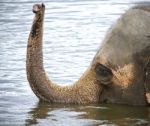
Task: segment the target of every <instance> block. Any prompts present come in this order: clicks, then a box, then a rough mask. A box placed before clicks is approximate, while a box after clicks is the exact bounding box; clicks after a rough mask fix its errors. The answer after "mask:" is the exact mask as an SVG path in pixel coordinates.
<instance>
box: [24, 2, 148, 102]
mask: <svg viewBox="0 0 150 126" xmlns="http://www.w3.org/2000/svg"><path fill="white" fill-rule="evenodd" d="M33 13H34V14H35V17H34V19H33V24H32V27H31V31H30V33H29V38H28V45H27V57H26V59H27V60H26V71H27V79H28V81H29V84H30V86H31V88H32V90H33V92H34V93H35V95H36V96H37V97H38V98H39V99H40V100H41V101H46V102H50V103H69V104H90V103H108V104H110V103H116V104H127V105H148V104H149V103H150V84H149V81H150V5H136V6H134V7H132V8H130V9H128V10H127V11H126V12H125V13H124V14H123V15H122V16H121V17H120V18H119V19H118V20H117V22H116V23H115V25H113V26H112V27H111V28H110V29H109V30H108V32H107V33H106V36H105V38H104V40H103V41H102V44H101V46H100V48H99V49H98V50H97V53H96V55H95V56H94V58H93V60H92V61H91V64H90V65H89V67H88V68H87V70H86V71H85V72H84V73H83V75H82V76H81V77H80V78H79V80H78V81H76V82H75V83H74V84H72V85H68V86H59V85H58V84H56V83H55V82H52V81H51V80H50V79H49V78H48V77H47V75H46V72H45V69H44V65H43V51H42V48H43V47H42V45H43V22H44V13H45V5H44V4H43V3H42V4H35V5H34V6H33Z"/></svg>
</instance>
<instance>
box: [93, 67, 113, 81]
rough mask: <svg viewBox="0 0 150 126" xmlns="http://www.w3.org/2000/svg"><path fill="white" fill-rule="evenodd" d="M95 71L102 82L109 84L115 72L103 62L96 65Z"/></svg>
mask: <svg viewBox="0 0 150 126" xmlns="http://www.w3.org/2000/svg"><path fill="white" fill-rule="evenodd" d="M95 72H96V76H97V79H98V80H99V81H101V83H102V84H109V83H110V82H111V79H112V76H113V73H112V71H111V70H110V69H109V68H107V67H106V66H104V65H102V64H97V65H96V67H95Z"/></svg>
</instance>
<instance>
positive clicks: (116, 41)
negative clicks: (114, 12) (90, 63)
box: [96, 9, 150, 65]
mask: <svg viewBox="0 0 150 126" xmlns="http://www.w3.org/2000/svg"><path fill="white" fill-rule="evenodd" d="M149 46H150V12H147V11H144V10H140V9H130V10H128V11H127V12H126V13H125V14H123V15H122V17H121V18H120V19H118V21H117V23H116V24H115V25H114V26H113V27H112V29H111V30H110V31H109V32H108V33H107V35H106V37H105V39H104V41H103V42H102V46H101V48H100V49H99V50H98V52H97V54H96V57H97V58H98V59H100V61H101V62H109V63H112V64H118V65H119V64H120V65H124V64H127V63H129V62H132V61H133V60H134V56H135V55H140V54H142V53H143V51H145V52H147V50H149V51H150V48H149ZM147 47H148V48H147Z"/></svg>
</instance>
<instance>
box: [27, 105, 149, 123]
mask: <svg viewBox="0 0 150 126" xmlns="http://www.w3.org/2000/svg"><path fill="white" fill-rule="evenodd" d="M137 110H138V111H137ZM149 119H150V108H147V107H135V106H123V105H89V106H85V105H84V106H83V105H80V106H79V105H66V104H59V105H58V104H52V105H50V104H47V103H38V104H37V106H36V107H35V108H33V109H32V111H30V112H29V113H28V118H27V119H26V125H32V124H39V125H44V124H47V125H51V126H53V125H60V124H61V126H70V125H71V126H77V125H80V126H82V125H84V126H87V125H88V126H100V125H108V126H112V125H114V126H116V125H119V126H129V125H130V126H132V125H133V126H135V125H136V126H148V125H150V122H149Z"/></svg>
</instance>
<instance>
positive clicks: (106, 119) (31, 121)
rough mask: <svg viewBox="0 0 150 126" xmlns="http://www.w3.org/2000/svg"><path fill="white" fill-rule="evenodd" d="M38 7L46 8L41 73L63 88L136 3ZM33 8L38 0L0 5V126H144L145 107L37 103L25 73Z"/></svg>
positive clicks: (66, 2) (99, 0) (49, 0)
mask: <svg viewBox="0 0 150 126" xmlns="http://www.w3.org/2000/svg"><path fill="white" fill-rule="evenodd" d="M148 1H149V0H147V2H148ZM40 2H44V3H45V4H46V14H45V31H44V41H45V43H44V63H45V68H46V70H47V72H48V75H49V76H50V78H51V79H52V80H53V81H55V82H57V83H60V84H68V83H72V82H74V81H75V80H77V79H78V78H79V76H80V75H81V73H83V72H84V70H85V69H86V67H88V65H89V64H90V62H91V60H92V58H93V56H94V54H95V53H96V50H97V48H98V47H99V45H100V42H101V41H102V39H103V36H104V35H105V32H106V31H107V29H108V28H109V27H110V26H111V25H112V24H113V23H114V22H115V20H116V19H117V18H118V17H119V16H120V15H121V14H122V13H123V12H124V11H125V10H127V9H128V8H129V7H131V6H132V5H133V3H134V2H140V0H133V1H131V0H122V1H116V0H106V1H104V0H41V1H40ZM34 3H39V0H34V1H32V0H21V1H18V0H13V1H12V0H0V126H8V125H10V126H21V125H42V126H43V125H44V126H47V125H49V126H55V125H56V126H58V125H61V126H70V125H71V126H76V125H80V126H89V125H90V126H98V125H102V126H104V125H111V126H112V125H121V126H128V125H133V126H134V125H143V126H146V125H148V123H149V120H150V112H149V111H150V110H149V108H148V107H129V106H118V105H90V106H83V105H63V104H61V105H58V104H57V105H56V104H52V105H51V104H46V103H37V102H38V99H37V98H36V97H35V95H34V94H33V93H32V91H31V89H30V87H29V85H28V82H27V79H26V71H25V57H26V44H27V38H28V34H29V31H30V27H31V24H32V19H33V16H34V15H33V13H32V11H31V9H32V5H33V4H34ZM149 125H150V124H149Z"/></svg>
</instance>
